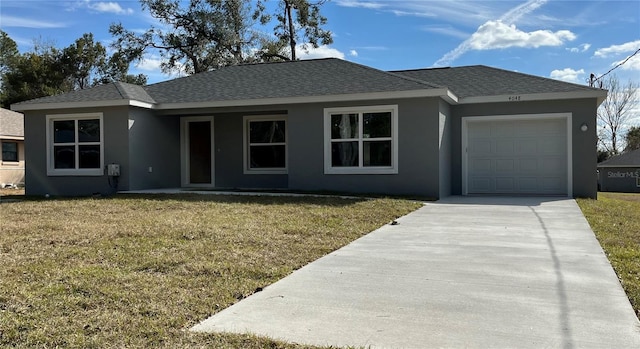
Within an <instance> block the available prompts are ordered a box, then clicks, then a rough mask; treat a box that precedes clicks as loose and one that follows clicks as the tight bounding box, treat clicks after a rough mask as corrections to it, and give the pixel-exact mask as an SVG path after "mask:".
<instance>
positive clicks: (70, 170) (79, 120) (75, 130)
mask: <svg viewBox="0 0 640 349" xmlns="http://www.w3.org/2000/svg"><path fill="white" fill-rule="evenodd" d="M102 132H103V130H102V113H92V114H75V115H73V114H72V115H48V116H47V147H48V149H47V174H48V175H53V176H55V175H86V176H101V175H103V169H102V168H103V164H104V150H103V136H102Z"/></svg>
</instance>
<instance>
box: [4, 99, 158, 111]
mask: <svg viewBox="0 0 640 349" xmlns="http://www.w3.org/2000/svg"><path fill="white" fill-rule="evenodd" d="M122 106H133V107H140V108H146V109H154V108H155V105H154V104H152V103H148V102H141V101H137V100H132V99H116V100H107V101H85V102H61V103H33V104H28V103H26V104H12V105H11V110H14V111H29V110H53V109H77V108H102V107H122Z"/></svg>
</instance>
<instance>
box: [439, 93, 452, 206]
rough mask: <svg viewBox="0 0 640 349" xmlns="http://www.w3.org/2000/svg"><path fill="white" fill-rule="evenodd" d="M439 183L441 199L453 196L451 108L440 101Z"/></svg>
mask: <svg viewBox="0 0 640 349" xmlns="http://www.w3.org/2000/svg"><path fill="white" fill-rule="evenodd" d="M439 107H440V112H439V144H438V146H439V147H440V152H439V165H438V166H439V169H440V171H439V181H440V196H439V197H440V198H443V197H446V196H449V195H451V118H452V117H451V106H450V105H449V104H448V103H446V102H445V101H443V100H440V101H439Z"/></svg>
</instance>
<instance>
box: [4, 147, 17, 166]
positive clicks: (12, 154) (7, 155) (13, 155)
mask: <svg viewBox="0 0 640 349" xmlns="http://www.w3.org/2000/svg"><path fill="white" fill-rule="evenodd" d="M2 161H5V162H18V142H2Z"/></svg>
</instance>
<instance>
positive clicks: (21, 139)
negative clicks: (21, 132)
mask: <svg viewBox="0 0 640 349" xmlns="http://www.w3.org/2000/svg"><path fill="white" fill-rule="evenodd" d="M0 139H8V140H12V141H23V140H24V136H10V135H3V134H0Z"/></svg>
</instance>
